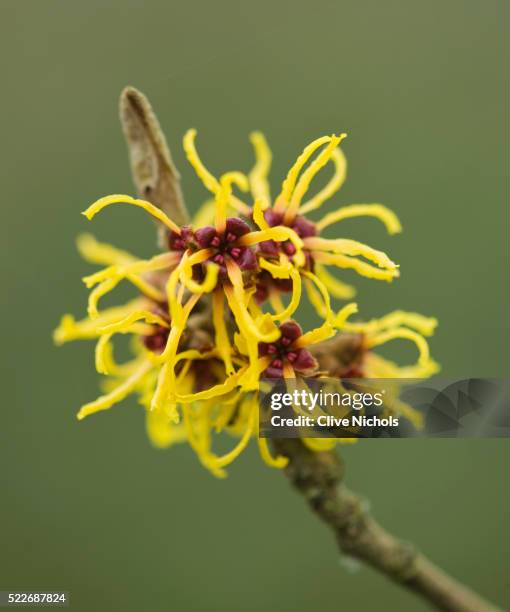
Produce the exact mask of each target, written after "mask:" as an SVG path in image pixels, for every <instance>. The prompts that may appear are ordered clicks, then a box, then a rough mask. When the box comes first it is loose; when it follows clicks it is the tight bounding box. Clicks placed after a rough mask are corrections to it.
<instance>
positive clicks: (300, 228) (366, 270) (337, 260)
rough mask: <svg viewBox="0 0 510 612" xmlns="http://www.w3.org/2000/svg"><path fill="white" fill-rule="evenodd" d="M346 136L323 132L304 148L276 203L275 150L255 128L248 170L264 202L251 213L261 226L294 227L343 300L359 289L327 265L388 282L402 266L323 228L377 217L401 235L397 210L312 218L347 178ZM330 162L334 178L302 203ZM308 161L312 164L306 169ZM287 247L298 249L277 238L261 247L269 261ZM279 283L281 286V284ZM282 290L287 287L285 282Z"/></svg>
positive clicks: (311, 263) (366, 209)
mask: <svg viewBox="0 0 510 612" xmlns="http://www.w3.org/2000/svg"><path fill="white" fill-rule="evenodd" d="M345 136H346V135H345V134H340V135H338V136H335V135H332V136H323V137H321V138H318V139H316V140H314V141H313V142H312V143H310V144H309V145H308V146H307V147H305V149H304V150H303V152H302V153H301V155H300V156H299V157H298V158H297V160H296V162H295V163H294V165H293V166H292V167H291V169H290V170H289V172H288V174H287V176H286V178H285V180H284V181H283V184H282V187H281V190H280V193H279V194H278V195H277V196H276V198H275V199H274V201H272V200H271V196H270V188H269V183H268V178H267V177H268V173H269V170H270V166H271V151H270V149H269V147H268V145H267V142H266V140H265V138H264V136H263V135H262V134H261V133H260V132H254V133H253V134H252V135H251V141H252V144H253V147H254V150H255V155H256V163H255V165H254V167H253V169H252V170H251V172H250V173H249V181H250V189H251V192H252V195H253V198H254V199H256V200H258V201H259V202H261V207H260V208H261V210H260V211H257V210H256V209H255V208H254V209H253V211H252V213H251V214H253V218H254V220H255V222H256V223H257V224H258V225H259V226H260V227H271V226H274V225H282V224H283V225H285V226H287V227H290V228H292V229H294V230H295V232H296V233H297V234H298V235H299V236H300V238H301V239H302V240H303V248H304V252H305V257H306V267H307V269H309V270H311V271H313V272H315V273H316V274H317V276H318V278H319V279H320V280H321V281H322V282H323V283H324V284H325V285H326V287H327V289H328V291H329V292H330V293H331V295H333V296H334V297H337V298H340V299H350V298H352V297H353V296H354V294H355V290H354V288H353V287H351V286H350V285H346V284H345V283H343V282H342V281H340V280H339V279H337V278H335V277H334V276H332V275H331V274H330V273H329V272H328V271H327V269H326V267H327V266H329V265H332V266H336V267H339V268H343V269H352V270H355V271H356V272H357V273H358V274H360V275H362V276H365V277H367V278H373V279H377V280H385V281H392V280H393V279H394V278H397V277H398V276H399V270H398V266H397V265H396V264H395V263H394V262H393V261H392V260H391V259H390V258H389V257H388V256H387V255H386V254H385V253H383V252H382V251H378V250H376V249H373V248H371V247H369V246H368V245H366V244H363V243H360V242H358V241H355V240H351V239H347V238H336V239H327V238H323V237H321V235H320V234H321V232H322V231H323V230H325V229H326V228H327V227H329V226H331V225H332V224H334V223H337V222H339V221H343V220H344V219H349V218H352V217H375V218H376V219H379V220H380V221H381V222H382V223H383V224H384V225H385V227H386V229H387V231H388V232H389V233H390V234H396V233H398V232H400V231H401V230H402V228H401V225H400V221H399V220H398V218H397V216H396V215H395V213H393V212H392V211H391V210H389V209H388V208H386V207H385V206H383V205H382V204H351V205H349V206H343V207H341V208H339V209H338V210H336V211H334V212H331V213H328V214H326V215H325V216H324V217H323V218H322V219H320V220H319V221H317V222H314V221H312V220H311V219H310V218H309V217H308V214H309V213H310V212H312V211H314V210H316V209H318V208H319V207H320V206H322V204H324V202H325V201H326V200H328V199H329V198H331V197H332V196H333V195H334V194H335V193H336V192H337V191H338V190H339V189H340V187H341V186H342V185H343V183H344V181H345V177H346V168H347V162H346V159H345V156H344V154H343V152H342V150H341V149H340V147H339V144H340V143H341V141H342V140H343V139H344V138H345ZM321 147H322V149H321ZM319 149H321V150H320V152H319V153H318V155H317V156H316V157H315V159H313V160H312V161H310V160H311V158H312V156H313V155H314V154H315V153H316V152H317V151H319ZM330 161H331V162H332V163H333V166H334V174H333V176H332V178H331V179H330V180H329V182H328V183H327V184H326V186H325V187H323V188H322V189H321V190H320V191H319V192H318V193H316V194H315V195H314V196H312V197H310V198H309V199H308V200H306V201H303V200H304V199H305V196H306V194H307V192H308V189H309V187H310V185H311V183H312V181H313V179H314V177H315V176H316V175H317V173H318V172H319V171H320V170H321V169H322V168H323V167H324V166H325V165H326V164H327V163H328V162H330ZM308 162H310V163H309V165H308V167H306V168H305V165H306V164H307V163H308ZM303 168H305V169H304V170H303ZM282 250H283V252H284V253H285V254H287V255H290V256H292V255H293V252H294V248H293V245H292V244H288V243H281V244H280V245H276V244H275V243H274V242H267V243H264V244H263V245H262V251H263V252H264V253H265V254H266V256H267V258H269V259H271V258H275V257H279V256H280V253H281V251H282ZM265 280H266V281H267V282H266V285H267V287H266V293H269V294H270V297H271V293H274V285H275V283H274V282H273V281H272V279H270V278H269V277H267V278H266V279H265ZM276 285H277V287H276V289H278V284H277V283H276ZM280 288H282V285H281V284H280ZM261 291H262V288H261ZM261 295H262V294H261Z"/></svg>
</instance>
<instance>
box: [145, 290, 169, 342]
mask: <svg viewBox="0 0 510 612" xmlns="http://www.w3.org/2000/svg"><path fill="white" fill-rule="evenodd" d="M151 312H153V313H154V314H156V315H158V316H159V317H161V318H162V319H163V320H165V321H168V322H170V317H169V316H168V303H167V302H161V303H160V304H156V305H155V306H154V308H152V309H151ZM152 329H153V332H152V333H151V334H148V335H147V336H143V343H144V345H145V346H146V348H148V349H149V351H152V352H154V353H162V352H163V350H164V348H165V346H166V343H167V340H168V333H169V329H168V327H163V325H158V324H157V323H156V324H154V325H152Z"/></svg>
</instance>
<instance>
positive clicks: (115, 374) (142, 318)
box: [54, 130, 435, 476]
mask: <svg viewBox="0 0 510 612" xmlns="http://www.w3.org/2000/svg"><path fill="white" fill-rule="evenodd" d="M343 136H344V135H341V136H331V137H329V136H328V137H323V138H319V139H318V140H316V141H314V142H313V143H311V144H310V145H309V146H308V147H306V148H305V150H304V152H303V153H302V154H301V155H300V156H299V158H298V160H297V161H296V163H295V164H294V165H293V167H292V168H291V170H290V171H289V173H288V175H287V177H286V179H285V181H284V182H283V185H282V190H281V193H280V195H279V196H278V197H277V198H276V200H275V202H274V205H273V206H271V205H270V195H269V186H268V183H267V173H268V170H269V165H270V153H269V149H268V148H267V145H266V143H265V140H264V139H263V137H262V136H261V135H260V134H254V135H253V137H252V141H253V144H254V146H255V150H256V154H257V161H256V164H255V166H254V168H253V169H252V171H251V172H250V173H249V175H248V176H245V175H243V174H241V173H240V172H227V173H225V174H223V175H222V176H221V177H219V179H218V178H216V177H214V176H213V175H212V174H211V173H210V172H209V171H208V170H207V168H206V167H205V166H204V164H203V162H202V160H201V159H200V157H199V155H198V153H197V151H196V148H195V137H196V133H195V131H194V130H190V131H188V132H187V134H186V135H185V137H184V150H185V152H186V155H187V157H188V159H189V161H190V163H191V165H192V166H193V168H194V169H195V171H196V173H197V175H198V177H199V178H200V179H201V180H202V182H203V183H204V185H205V187H206V188H207V189H208V190H209V191H210V192H211V194H212V199H211V200H210V201H209V202H208V203H206V205H205V206H204V207H203V209H202V210H201V211H199V213H198V214H197V216H196V217H195V220H194V221H193V223H192V224H191V225H190V226H182V227H181V226H179V225H178V224H176V223H175V222H174V221H173V220H172V219H171V218H170V217H169V216H167V215H166V214H165V213H164V212H163V211H162V210H161V209H159V208H157V207H156V206H154V205H153V204H151V203H150V202H147V201H145V200H141V199H137V198H133V197H131V196H128V195H110V196H106V197H103V198H101V199H99V200H97V201H96V202H94V203H93V204H92V205H91V206H90V207H89V208H87V210H86V211H85V212H84V213H83V214H84V215H85V216H86V217H87V219H89V220H91V219H92V218H93V217H94V216H95V215H96V214H97V213H99V212H100V211H101V210H103V209H104V208H105V207H108V206H111V205H114V204H123V205H131V206H135V207H138V208H141V209H143V210H144V211H146V212H147V213H149V214H150V215H152V216H153V217H154V218H156V220H157V221H158V222H159V223H160V224H161V226H162V227H163V228H164V229H165V236H166V242H167V250H165V251H164V252H162V253H158V254H156V255H155V256H154V257H151V258H150V259H146V260H143V259H139V258H137V257H136V256H134V255H132V254H130V253H128V252H126V251H124V250H120V249H117V248H115V247H113V246H111V245H108V244H103V243H100V242H98V241H96V239H95V238H93V237H92V236H90V235H88V234H86V235H82V236H80V237H79V239H78V249H79V251H80V253H81V255H82V256H83V257H84V259H86V260H87V261H89V262H90V263H93V264H97V265H101V266H104V267H103V268H102V269H101V270H99V271H98V272H95V273H94V274H91V275H89V276H86V277H85V278H84V279H83V281H84V282H85V284H86V286H87V287H88V288H89V289H90V290H91V291H90V295H89V299H88V308H87V312H88V316H87V317H85V318H84V319H82V320H80V321H76V320H75V319H74V318H73V317H72V316H71V315H65V316H64V317H63V318H62V321H61V323H60V325H59V327H58V328H57V329H56V330H55V332H54V339H55V342H56V343H57V344H62V343H65V342H68V341H71V340H75V339H95V340H96V341H97V344H96V350H95V364H96V369H97V371H98V372H99V373H100V374H102V375H103V376H105V377H106V378H105V379H104V381H103V384H102V387H103V390H104V394H103V395H101V396H100V397H98V398H97V399H96V400H94V401H92V402H89V403H87V404H85V405H84V406H82V407H81V408H80V410H79V412H78V418H79V419H83V418H85V417H86V416H88V415H90V414H93V413H95V412H98V411H101V410H107V409H109V408H110V407H112V406H113V405H115V404H117V403H119V402H121V401H122V400H123V399H124V398H126V397H127V396H128V395H130V394H136V395H137V396H138V399H139V402H140V403H141V404H142V406H144V408H145V410H146V427H147V432H148V435H149V437H150V439H151V441H152V442H153V443H154V444H155V445H156V446H158V447H167V446H169V445H171V444H173V443H176V442H181V441H187V442H188V443H189V444H190V445H191V446H192V448H193V449H194V450H195V452H196V453H197V455H198V457H199V459H200V461H201V462H202V464H203V465H204V466H206V467H207V468H208V469H209V470H211V471H212V472H213V473H214V474H215V475H217V476H223V475H224V473H225V472H224V468H225V467H226V466H227V465H228V464H229V463H231V461H233V460H234V459H235V458H236V457H237V456H238V455H239V453H240V452H241V451H242V450H243V449H244V447H245V446H246V445H247V444H248V442H249V440H250V438H251V437H253V436H255V437H257V439H258V444H259V448H260V452H261V456H262V458H263V459H264V461H265V462H266V463H267V464H268V465H270V466H273V467H283V466H284V465H285V462H286V461H285V459H284V458H282V457H273V456H272V455H271V452H270V450H269V448H268V446H267V442H266V441H265V440H264V439H260V438H259V437H258V410H259V407H258V391H259V387H260V379H261V378H262V377H280V376H281V377H283V378H294V377H300V376H306V375H309V374H313V373H315V372H316V370H317V362H316V360H315V358H314V357H313V355H312V352H313V349H314V347H317V346H320V343H321V342H324V341H325V340H327V339H329V338H331V337H333V336H334V335H335V334H336V333H337V330H339V329H341V330H345V331H347V332H349V333H356V334H360V337H362V338H363V347H364V349H363V350H364V355H365V356H364V361H363V367H364V375H368V374H367V373H371V374H370V375H372V376H380V375H384V374H381V372H389V371H390V370H391V368H393V370H391V371H392V372H393V374H392V375H393V376H397V375H398V376H405V375H407V376H413V375H420V376H425V375H429V374H430V373H431V372H432V371H433V370H434V367H435V364H434V362H433V361H432V360H431V359H430V357H429V355H428V345H427V344H426V341H425V340H424V338H423V336H422V335H420V333H421V334H425V335H426V332H427V330H428V331H430V330H431V329H432V328H433V325H432V323H431V320H428V319H425V318H423V317H421V318H420V315H410V314H408V313H407V314H406V313H394V314H393V315H390V316H388V317H384V318H383V319H381V320H379V321H376V320H374V321H370V322H368V323H352V322H350V320H349V317H350V316H351V315H352V314H354V313H355V312H357V305H356V304H354V303H349V304H347V305H346V306H344V307H343V308H342V309H340V310H339V311H338V312H337V313H335V312H334V311H333V309H332V307H331V301H330V294H331V295H333V296H335V297H348V294H349V292H350V289H348V288H347V286H346V285H343V284H342V283H341V282H340V281H338V280H336V279H334V278H333V277H332V276H330V275H329V274H328V273H327V272H326V270H325V268H324V266H325V265H327V264H334V265H336V266H339V267H344V268H352V269H354V270H356V271H357V272H358V273H360V274H361V275H364V276H368V277H371V278H377V279H383V280H392V279H393V278H394V277H396V276H398V269H397V266H396V264H394V263H393V262H392V261H391V260H390V259H389V258H388V257H387V256H386V255H385V254H384V253H382V252H381V251H377V250H375V249H372V248H370V247H368V246H367V245H364V244H362V243H359V242H356V241H353V240H350V239H346V238H343V239H337V240H327V239H325V238H322V237H320V236H319V235H318V233H319V231H320V230H321V229H323V228H324V227H326V226H328V225H330V224H331V223H333V222H336V221H340V220H342V219H344V218H347V217H350V216H359V215H370V216H375V217H377V218H379V219H380V220H382V221H383V222H384V223H385V225H386V226H387V228H388V230H389V231H390V233H394V232H396V231H400V224H399V223H398V220H397V218H396V217H395V216H394V215H393V213H391V212H390V211H388V209H386V208H385V207H383V206H381V205H378V204H373V205H353V206H350V207H344V208H343V209H340V210H339V211H337V212H336V213H331V214H330V215H326V217H324V218H323V219H322V220H321V221H320V222H318V223H317V224H313V223H312V222H310V221H309V220H307V219H306V218H305V217H304V216H303V215H304V213H307V212H308V211H310V210H313V209H315V208H317V207H318V206H320V205H321V204H322V203H323V201H324V200H325V199H327V198H328V197H330V196H331V195H332V194H333V193H334V192H335V191H336V190H337V189H338V188H339V187H340V186H341V184H342V182H343V179H344V176H345V160H344V158H343V154H342V153H341V151H340V149H339V148H338V144H339V143H340V141H341V140H342V138H343ZM323 145H324V148H323V150H322V151H321V152H320V153H319V155H318V156H317V157H316V159H315V160H313V161H312V162H311V163H310V164H309V166H308V167H307V168H306V169H305V170H303V168H304V166H305V164H306V163H307V162H308V161H309V160H310V158H311V156H312V155H313V154H314V152H315V151H317V150H318V149H319V148H320V147H321V146H323ZM330 159H331V160H332V161H333V163H334V164H335V168H336V170H335V174H334V176H333V178H332V179H331V181H330V182H329V183H328V184H327V185H326V187H324V188H323V189H322V190H321V191H320V192H319V193H318V194H316V195H315V196H314V197H312V198H311V199H310V200H309V201H308V202H306V203H305V204H302V203H301V201H302V199H303V197H304V196H305V194H306V192H307V190H308V187H309V185H310V182H311V181H312V179H313V177H314V176H315V174H316V173H317V172H318V170H319V169H320V168H322V167H323V166H324V165H325V164H326V163H327V162H328V161H329V160H330ZM302 170H303V171H302ZM301 171H302V172H301ZM234 188H237V189H239V190H240V191H242V192H250V194H251V196H252V201H250V202H249V203H245V202H244V201H243V200H242V199H241V198H240V197H239V196H238V195H236V194H234V193H233V189H234ZM232 211H234V213H232ZM241 217H244V220H243V219H242V218H241ZM360 257H363V258H364V259H360ZM365 260H366V261H365ZM122 281H128V282H129V283H131V284H132V285H133V286H134V287H135V288H136V289H137V291H138V297H136V298H134V299H133V300H131V301H130V302H128V303H127V304H124V305H121V306H114V307H110V308H106V309H100V300H101V298H102V297H104V296H105V295H107V294H109V293H110V292H112V291H113V290H114V289H115V288H116V287H117V286H118V285H119V284H120V283H121V282H122ZM303 284H305V285H306V288H307V291H308V295H309V296H310V299H311V301H312V303H313V304H314V306H315V307H316V309H317V311H318V312H319V313H320V314H321V316H322V317H323V319H324V320H323V323H322V324H321V325H320V326H318V327H317V328H316V329H313V330H311V331H308V332H306V333H303V332H302V331H301V328H300V327H299V325H298V324H297V323H296V322H294V321H292V317H293V316H294V314H295V312H296V310H297V308H298V306H299V304H300V301H301V289H302V285H303ZM266 286H269V287H270V289H269V290H268V291H267V294H264V291H263V289H264V287H266ZM287 292H290V294H291V295H290V299H289V300H288V302H287V304H284V302H283V300H282V293H287ZM351 293H352V291H351ZM265 297H269V299H270V305H271V307H272V309H271V312H266V311H265V310H264V308H263V306H262V303H263V302H264V300H265ZM117 334H128V335H130V336H131V337H132V343H131V344H132V350H133V358H132V359H130V360H129V361H127V362H125V363H118V362H117V361H116V359H115V357H114V349H113V340H114V338H115V336H116V335H117ZM394 338H407V339H409V340H412V341H414V342H415V343H416V344H417V346H418V348H419V350H420V358H419V361H418V364H417V365H416V366H414V367H410V368H407V370H406V369H398V368H397V366H395V365H394V364H391V363H389V362H383V361H381V360H380V359H379V360H378V358H377V357H376V356H375V355H374V354H373V352H372V350H371V349H372V348H373V347H376V346H378V345H380V344H382V343H384V342H387V341H389V340H392V339H394ZM383 366H384V367H383ZM223 431H226V432H228V433H230V434H233V435H234V436H236V437H239V441H238V443H237V444H236V446H235V447H234V448H233V449H232V450H231V451H230V452H228V453H227V454H225V455H223V456H218V455H216V454H215V452H214V451H213V437H214V436H213V434H214V433H219V432H223ZM330 443H331V442H330V441H329V440H328V441H326V442H320V441H311V442H310V445H311V446H312V447H314V448H316V450H321V449H322V448H323V447H324V444H326V445H327V444H330Z"/></svg>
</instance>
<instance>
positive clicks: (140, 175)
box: [120, 87, 189, 225]
mask: <svg viewBox="0 0 510 612" xmlns="http://www.w3.org/2000/svg"><path fill="white" fill-rule="evenodd" d="M120 121H121V123H122V129H123V132H124V136H125V137H126V142H127V145H128V151H129V158H130V161H131V171H132V174H133V179H134V183H135V185H136V188H137V190H138V194H139V196H140V197H142V198H144V199H145V200H148V201H149V202H151V203H152V204H154V205H155V206H158V207H159V208H161V209H162V210H163V211H164V212H165V213H166V214H167V215H168V216H169V217H170V218H171V219H173V221H175V222H176V223H177V224H178V225H185V224H186V223H188V222H189V215H188V211H187V209H186V205H185V204H184V199H183V196H182V191H181V186H180V176H179V173H178V171H177V169H176V167H175V166H174V163H173V161H172V156H171V155H170V150H169V148H168V145H167V142H166V139H165V136H164V134H163V132H162V131H161V127H160V125H159V121H158V119H157V117H156V115H155V114H154V111H153V110H152V107H151V105H150V103H149V101H148V100H147V98H146V97H145V96H144V95H143V94H142V93H141V92H140V91H138V90H137V89H135V88H134V87H126V88H125V89H124V90H123V91H122V93H121V96H120Z"/></svg>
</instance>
